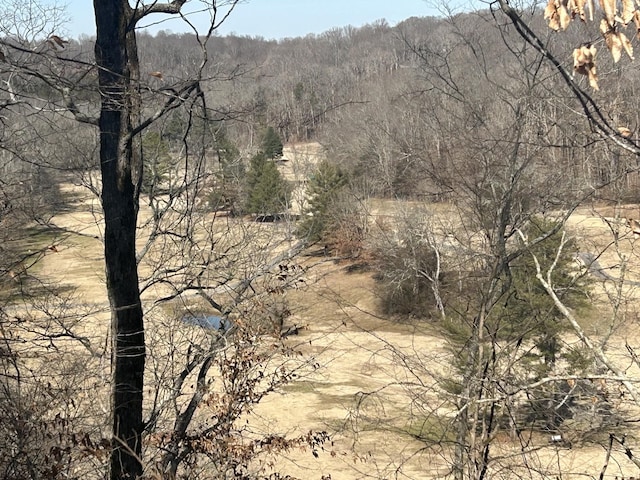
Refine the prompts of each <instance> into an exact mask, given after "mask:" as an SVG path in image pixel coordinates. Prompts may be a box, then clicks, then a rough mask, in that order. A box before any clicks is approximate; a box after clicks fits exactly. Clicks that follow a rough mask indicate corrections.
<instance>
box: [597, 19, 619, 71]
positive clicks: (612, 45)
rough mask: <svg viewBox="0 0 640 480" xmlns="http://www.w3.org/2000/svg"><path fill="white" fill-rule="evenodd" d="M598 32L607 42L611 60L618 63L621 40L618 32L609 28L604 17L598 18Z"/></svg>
mask: <svg viewBox="0 0 640 480" xmlns="http://www.w3.org/2000/svg"><path fill="white" fill-rule="evenodd" d="M600 33H602V36H603V37H604V42H605V43H606V44H607V48H608V49H609V51H610V52H611V56H612V57H613V61H614V62H615V63H618V61H619V60H620V57H621V56H622V42H621V39H620V37H619V34H618V33H617V32H616V31H614V30H613V29H612V28H611V26H610V25H609V23H608V22H607V21H606V20H605V19H604V18H603V19H602V20H600Z"/></svg>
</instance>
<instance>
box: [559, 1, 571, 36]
mask: <svg viewBox="0 0 640 480" xmlns="http://www.w3.org/2000/svg"><path fill="white" fill-rule="evenodd" d="M558 15H559V17H560V28H561V29H562V30H566V29H567V27H568V26H569V24H570V23H571V15H569V12H568V11H567V7H566V2H561V3H560V4H559V5H558Z"/></svg>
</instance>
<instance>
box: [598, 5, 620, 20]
mask: <svg viewBox="0 0 640 480" xmlns="http://www.w3.org/2000/svg"><path fill="white" fill-rule="evenodd" d="M599 1H600V7H601V8H602V11H603V12H604V17H605V19H606V21H607V23H608V24H609V25H610V26H614V25H615V23H616V20H615V18H616V14H617V11H618V9H617V6H616V0H599Z"/></svg>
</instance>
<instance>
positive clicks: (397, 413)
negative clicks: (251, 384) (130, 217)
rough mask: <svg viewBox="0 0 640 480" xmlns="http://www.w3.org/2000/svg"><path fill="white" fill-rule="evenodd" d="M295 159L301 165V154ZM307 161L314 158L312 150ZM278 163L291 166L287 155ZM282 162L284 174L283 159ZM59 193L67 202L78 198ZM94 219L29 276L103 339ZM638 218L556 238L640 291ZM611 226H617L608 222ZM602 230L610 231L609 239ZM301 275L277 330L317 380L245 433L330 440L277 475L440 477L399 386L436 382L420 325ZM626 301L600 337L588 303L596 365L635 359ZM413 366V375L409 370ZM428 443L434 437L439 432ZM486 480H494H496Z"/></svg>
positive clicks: (436, 345)
mask: <svg viewBox="0 0 640 480" xmlns="http://www.w3.org/2000/svg"><path fill="white" fill-rule="evenodd" d="M303 151H304V152H305V155H307V157H308V152H309V150H308V149H303ZM312 153H313V154H314V155H316V152H315V150H314V151H313V152H312ZM285 154H286V155H288V156H290V157H291V156H292V155H293V154H292V151H291V150H286V151H285ZM287 161H288V162H290V164H291V165H295V163H293V162H294V159H293V158H288V159H287ZM301 165H302V163H301ZM300 168H302V167H300ZM305 168H306V167H305ZM293 170H294V169H293V168H292V171H293ZM291 175H293V173H292V174H291ZM67 188H68V189H69V190H70V191H74V192H76V193H77V192H78V191H79V190H78V189H79V187H73V186H71V185H69V186H67ZM376 209H377V210H376ZM376 209H372V214H373V215H384V216H388V215H391V214H392V207H391V206H390V205H386V206H383V205H381V204H378V205H377V207H376ZM99 210H100V209H99V203H98V200H97V199H95V198H90V197H88V196H86V197H82V198H81V199H80V200H79V201H78V202H77V203H76V205H75V207H74V208H73V209H72V210H70V211H68V212H65V213H63V214H61V215H59V216H57V217H55V218H54V219H53V222H54V223H55V224H56V225H58V226H59V227H61V228H63V229H64V231H68V232H71V231H73V232H79V233H80V234H79V235H78V234H67V233H64V232H63V233H61V234H60V236H59V238H58V239H57V244H56V248H57V252H48V253H47V255H46V256H45V258H44V259H43V261H42V262H41V264H40V265H39V266H38V269H39V270H38V274H39V275H43V276H45V277H46V278H48V279H49V280H51V281H53V282H57V283H64V284H69V285H72V286H73V287H75V288H76V289H77V290H76V295H75V298H76V301H77V302H78V303H79V304H82V303H87V304H89V303H90V304H92V305H94V306H95V307H97V309H98V310H100V309H101V310H102V313H97V314H96V315H94V316H93V317H92V322H93V324H92V325H86V328H87V330H95V329H96V328H97V329H98V330H102V329H104V332H106V331H107V328H108V322H109V313H108V309H107V306H108V302H107V295H106V289H105V282H104V265H103V260H102V258H103V252H102V244H101V242H100V240H99V238H100V237H101V222H100V217H99V214H98V213H96V212H99ZM639 211H640V207H637V206H631V207H627V208H626V209H622V210H620V209H618V210H615V209H611V208H606V207H598V208H595V209H593V208H586V207H585V208H581V209H579V210H578V211H576V212H575V213H574V214H573V215H572V216H571V218H570V220H569V222H568V229H569V231H570V233H571V234H572V235H575V236H576V237H577V238H578V239H579V244H580V248H581V249H584V251H585V252H592V253H594V254H595V253H598V252H604V253H603V254H602V255H600V256H599V257H598V260H599V264H600V266H601V267H602V268H603V269H604V268H606V269H607V271H610V272H613V273H612V275H613V276H614V277H616V278H617V277H618V275H619V274H620V265H621V261H622V260H625V262H626V263H627V265H628V266H627V268H626V271H625V273H624V274H625V275H626V278H630V279H634V280H640V256H639V255H638V252H639V251H640V243H639V244H638V247H636V246H635V239H634V238H633V236H632V235H631V234H630V233H629V231H628V229H627V228H626V227H625V226H624V225H623V220H624V218H625V217H627V216H633V217H637V216H638V212H639ZM616 215H617V216H619V217H621V218H622V219H623V220H619V219H616V218H615V217H616ZM612 229H613V230H614V231H618V233H617V234H616V235H617V239H616V235H613V234H612V233H611V232H612ZM614 239H616V240H615V241H614ZM638 241H639V242H640V240H638ZM310 261H311V260H310ZM313 264H314V266H313V268H312V269H311V270H309V271H308V272H307V274H306V286H305V287H304V288H302V289H299V290H295V291H292V292H290V293H288V294H287V295H288V296H289V302H290V303H291V306H292V316H291V318H289V319H288V322H289V323H291V324H296V325H298V326H303V328H302V329H301V330H300V333H299V335H297V336H292V337H291V339H290V342H292V344H296V345H298V348H299V349H300V351H301V352H303V353H304V354H305V355H311V356H314V361H315V363H316V366H317V368H316V369H315V371H313V372H310V373H309V375H308V376H306V377H303V378H300V379H298V380H296V381H295V382H293V383H291V384H290V385H287V386H286V387H285V388H284V389H283V390H282V391H280V392H278V393H275V394H273V395H270V396H268V397H267V398H266V399H265V400H264V401H263V402H262V403H261V404H260V405H259V407H258V409H257V410H256V412H255V415H253V417H252V418H251V419H250V421H251V422H253V423H254V424H255V425H257V426H259V428H262V429H265V430H267V429H268V431H272V432H281V433H284V432H288V433H304V432H307V431H309V430H311V429H317V430H326V431H328V432H329V433H330V434H331V436H332V439H333V442H332V445H325V449H324V451H322V452H320V454H319V456H318V457H317V458H316V457H314V456H313V455H312V454H311V453H310V452H309V451H295V452H290V455H289V456H288V457H285V456H283V457H281V458H280V459H279V464H281V465H282V466H285V467H286V470H287V472H288V473H290V474H291V475H294V476H299V477H301V478H308V479H318V480H320V479H321V478H322V477H323V476H325V478H327V477H326V476H327V475H330V476H331V477H330V478H332V479H333V480H338V479H356V478H442V477H444V476H445V475H446V474H447V472H448V470H447V465H450V458H449V457H450V455H451V454H450V452H449V451H448V450H447V449H446V448H442V449H439V450H434V451H432V452H430V453H429V452H426V451H421V448H423V447H424V444H423V443H422V442H420V441H418V440H417V439H416V438H415V437H414V436H412V433H415V430H412V429H414V427H415V422H414V421H412V419H411V415H410V412H411V411H412V410H411V408H412V404H411V398H410V392H409V390H407V388H406V386H407V385H408V384H409V383H412V384H415V382H419V381H425V382H430V381H431V380H429V379H428V378H426V376H425V377H423V378H420V375H421V373H423V372H426V371H429V372H440V373H442V372H446V369H447V367H446V359H447V353H446V352H447V351H446V344H445V342H444V340H443V339H442V338H440V337H439V336H438V335H437V334H436V333H435V331H434V329H432V328H430V327H429V326H428V325H427V326H426V327H425V328H423V326H422V325H416V324H415V323H401V322H396V321H392V320H390V319H387V318H383V317H381V316H380V315H379V314H377V311H378V309H377V304H378V298H377V295H376V293H375V281H374V279H373V272H370V271H366V270H363V271H355V272H349V269H348V268H347V266H348V264H347V263H344V262H343V261H340V260H338V259H332V258H326V259H324V260H323V261H321V262H318V261H317V259H314V260H313ZM636 290H637V289H636V288H629V289H627V291H625V292H623V293H624V297H625V299H626V301H625V304H624V314H625V315H626V317H625V318H624V319H623V320H622V321H619V322H618V323H617V324H616V325H615V329H614V330H611V331H610V323H609V322H607V321H606V320H603V319H606V318H607V317H608V316H609V315H610V313H611V309H610V308H609V307H608V306H607V305H608V304H609V303H608V300H607V299H609V298H611V296H612V295H615V294H616V292H615V291H614V289H613V287H612V286H611V285H608V284H606V282H600V283H599V284H598V285H596V286H595V287H594V302H595V303H596V304H598V306H599V308H601V310H599V313H598V314H597V315H594V316H593V318H592V319H591V320H590V321H589V322H587V323H588V331H589V333H591V334H595V335H596V336H600V337H601V336H602V335H608V334H612V335H613V336H612V338H611V341H610V345H611V346H610V348H609V350H608V353H609V354H610V355H611V356H612V357H614V358H616V359H617V360H619V361H623V360H624V358H625V354H626V353H627V350H626V345H630V346H632V347H633V348H638V349H640V328H638V323H637V314H636V309H635V307H634V303H635V299H636V298H637V297H638V295H637V292H636ZM153 295H154V293H153V292H148V293H147V294H145V297H146V298H147V299H150V298H152V296H153ZM105 334H106V333H105ZM416 359H419V360H420V362H422V364H420V365H418V364H415V363H413V364H411V365H409V362H416ZM408 366H409V367H412V368H407V367H408ZM627 367H628V366H627ZM421 369H424V370H421ZM628 373H629V371H628ZM631 373H633V372H631ZM414 375H415V376H414ZM422 387H423V388H424V389H425V391H429V390H430V388H431V386H430V385H428V384H427V385H422ZM434 391H435V390H434ZM374 393H377V394H378V395H373V394H374ZM432 396H433V402H442V400H441V399H439V397H438V395H436V394H435V393H433V394H432ZM443 403H444V402H443ZM413 407H416V405H415V404H414V405H413ZM356 411H357V412H358V413H359V414H358V415H356ZM414 413H416V412H415V411H414ZM417 414H418V415H419V412H418V413H417ZM445 414H446V413H445ZM440 433H441V434H442V435H443V436H444V437H446V434H445V432H440ZM629 439H630V443H629V446H631V447H632V448H633V446H634V445H636V442H635V441H634V440H633V439H632V437H631V436H630V437H629ZM533 441H535V442H538V444H539V445H538V447H539V449H538V450H537V453H536V456H537V461H536V463H537V465H536V468H539V469H540V470H541V471H547V472H549V471H552V472H562V473H558V475H559V476H558V478H597V477H598V476H599V474H600V470H601V468H602V465H603V463H604V461H605V454H606V452H605V449H604V448H602V447H601V446H593V445H592V446H582V447H579V448H573V449H567V448H563V447H562V446H558V445H550V444H549V442H548V437H547V436H540V437H539V438H536V439H534V440H533ZM495 445H496V446H495V450H494V452H501V453H503V454H504V458H505V459H511V461H513V462H514V463H517V462H518V461H519V460H518V458H519V452H520V448H519V445H514V444H512V443H511V442H509V441H508V439H506V438H505V439H503V440H497V441H496V444H495ZM400 472H402V473H400ZM566 472H571V474H567V473H566ZM637 472H638V470H637V468H636V467H634V466H633V465H632V464H631V462H629V461H628V460H626V457H624V455H623V454H618V455H616V456H615V462H613V461H611V462H610V465H609V468H608V470H607V472H606V475H605V476H604V478H611V479H613V478H614V477H621V476H624V475H632V474H634V473H636V474H637ZM637 476H640V475H637ZM494 478H502V477H500V476H499V474H497V475H496V476H495V477H494ZM504 478H512V477H509V476H508V475H507V476H505V477H504ZM530 478H541V477H536V476H535V475H533V476H531V477H530Z"/></svg>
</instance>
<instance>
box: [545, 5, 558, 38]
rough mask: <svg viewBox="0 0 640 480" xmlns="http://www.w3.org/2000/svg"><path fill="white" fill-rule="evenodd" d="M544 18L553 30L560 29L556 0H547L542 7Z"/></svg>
mask: <svg viewBox="0 0 640 480" xmlns="http://www.w3.org/2000/svg"><path fill="white" fill-rule="evenodd" d="M544 19H545V20H547V21H548V22H549V28H550V29H552V30H555V31H558V30H560V20H559V15H558V7H557V5H556V0H549V3H547V6H546V8H545V9H544Z"/></svg>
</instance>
